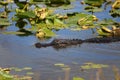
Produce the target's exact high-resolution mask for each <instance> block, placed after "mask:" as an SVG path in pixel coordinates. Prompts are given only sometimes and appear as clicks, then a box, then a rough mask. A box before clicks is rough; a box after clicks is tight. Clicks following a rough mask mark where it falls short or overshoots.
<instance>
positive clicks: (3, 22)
mask: <svg viewBox="0 0 120 80" xmlns="http://www.w3.org/2000/svg"><path fill="white" fill-rule="evenodd" d="M10 24H11V23H10V22H9V21H8V19H5V18H0V25H3V26H8V25H10Z"/></svg>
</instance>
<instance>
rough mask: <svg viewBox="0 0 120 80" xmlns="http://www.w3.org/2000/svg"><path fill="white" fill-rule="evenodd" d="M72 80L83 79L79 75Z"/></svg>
mask: <svg viewBox="0 0 120 80" xmlns="http://www.w3.org/2000/svg"><path fill="white" fill-rule="evenodd" d="M73 80H84V79H83V78H81V77H73Z"/></svg>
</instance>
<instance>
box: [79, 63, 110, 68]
mask: <svg viewBox="0 0 120 80" xmlns="http://www.w3.org/2000/svg"><path fill="white" fill-rule="evenodd" d="M106 67H109V66H108V65H104V64H95V63H86V64H85V65H83V66H81V68H82V69H98V68H106Z"/></svg>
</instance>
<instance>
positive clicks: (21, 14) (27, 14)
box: [16, 11, 35, 18]
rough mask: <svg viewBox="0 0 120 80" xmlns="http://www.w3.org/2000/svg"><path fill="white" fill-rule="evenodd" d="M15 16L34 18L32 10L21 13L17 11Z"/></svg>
mask: <svg viewBox="0 0 120 80" xmlns="http://www.w3.org/2000/svg"><path fill="white" fill-rule="evenodd" d="M16 16H17V17H19V18H35V14H34V13H33V12H32V11H25V12H22V13H17V15H16Z"/></svg>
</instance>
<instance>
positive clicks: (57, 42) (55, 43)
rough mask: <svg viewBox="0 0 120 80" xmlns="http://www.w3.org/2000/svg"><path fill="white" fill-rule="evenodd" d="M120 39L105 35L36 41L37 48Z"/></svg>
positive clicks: (61, 46) (62, 46) (119, 39)
mask: <svg viewBox="0 0 120 80" xmlns="http://www.w3.org/2000/svg"><path fill="white" fill-rule="evenodd" d="M117 41H120V37H104V38H90V39H85V40H81V39H54V40H53V41H52V42H51V43H43V44H42V43H36V44H35V46H36V47H37V48H41V47H49V46H53V47H54V48H57V49H58V48H66V47H68V46H71V45H77V44H82V43H110V42H117Z"/></svg>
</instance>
